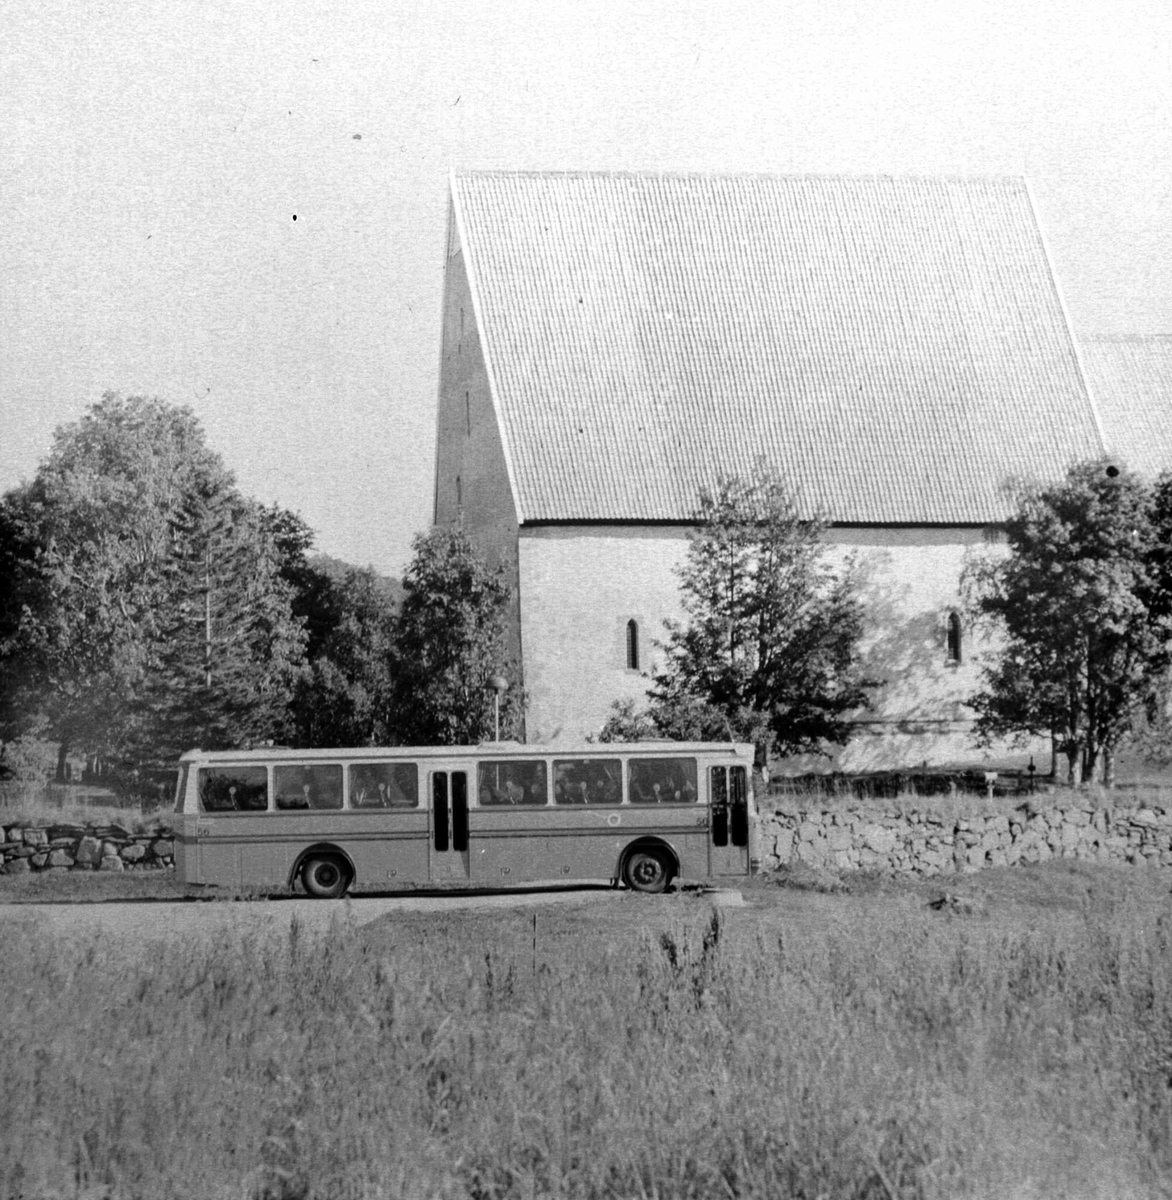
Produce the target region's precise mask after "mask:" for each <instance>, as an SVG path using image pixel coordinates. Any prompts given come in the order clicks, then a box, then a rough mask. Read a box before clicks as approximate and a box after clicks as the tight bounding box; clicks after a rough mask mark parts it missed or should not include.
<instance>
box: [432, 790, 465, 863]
mask: <svg viewBox="0 0 1172 1200" xmlns="http://www.w3.org/2000/svg"><path fill="white" fill-rule="evenodd" d="M430 793H431V806H430V807H431V842H430V846H431V848H430V850H429V852H428V854H429V867H428V877H429V878H430V879H437V880H443V879H467V878H468V772H467V771H446V770H444V771H432V772H431V788H430Z"/></svg>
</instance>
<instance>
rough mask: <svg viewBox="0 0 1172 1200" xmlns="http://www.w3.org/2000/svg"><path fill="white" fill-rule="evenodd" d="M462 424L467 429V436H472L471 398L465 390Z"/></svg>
mask: <svg viewBox="0 0 1172 1200" xmlns="http://www.w3.org/2000/svg"><path fill="white" fill-rule="evenodd" d="M464 424H465V426H466V427H467V430H468V436H469V437H471V436H472V398H471V397H470V396H469V395H468V393H467V392H465V393H464Z"/></svg>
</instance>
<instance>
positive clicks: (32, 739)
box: [0, 733, 57, 783]
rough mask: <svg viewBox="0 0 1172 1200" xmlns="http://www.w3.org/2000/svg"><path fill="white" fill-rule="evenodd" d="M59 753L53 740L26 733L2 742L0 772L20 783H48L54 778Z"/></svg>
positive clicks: (0, 745) (0, 744)
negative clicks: (49, 740) (48, 740)
mask: <svg viewBox="0 0 1172 1200" xmlns="http://www.w3.org/2000/svg"><path fill="white" fill-rule="evenodd" d="M56 759H57V754H56V750H55V748H54V747H53V745H52V743H51V742H47V741H45V739H44V738H41V737H37V736H36V734H35V733H24V734H21V735H20V737H17V738H13V739H12V741H10V742H2V743H0V773H2V774H3V775H4V777H5V778H7V779H13V780H15V781H16V782H18V783H48V782H49V780H51V779H52V778H53V773H54V766H55V764H56Z"/></svg>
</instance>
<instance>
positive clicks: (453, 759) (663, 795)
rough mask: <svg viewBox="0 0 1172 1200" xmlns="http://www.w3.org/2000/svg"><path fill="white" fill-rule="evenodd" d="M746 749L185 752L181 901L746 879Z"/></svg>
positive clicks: (178, 825)
mask: <svg viewBox="0 0 1172 1200" xmlns="http://www.w3.org/2000/svg"><path fill="white" fill-rule="evenodd" d="M752 765H753V748H752V747H751V746H748V745H741V744H736V743H722V744H716V743H707V742H705V743H701V742H671V743H649V742H631V743H615V742H610V743H601V744H598V743H589V744H584V745H576V746H572V747H561V746H559V747H556V748H553V747H549V746H525V745H520V744H517V743H508V742H493V743H488V744H482V745H479V746H428V747H395V748H391V749H371V748H363V749H348V750H287V749H268V750H223V751H204V750H192V751H189V752H188V753H186V754H184V755H183V756H182V758H181V759H180V762H179V780H178V785H177V789H176V797H175V822H174V824H175V866H176V871H177V875H178V878H179V879H180V880H181V881H182V882H183V883H184V884H186V885H190V886H192V887H200V886H207V885H211V886H216V887H222V888H250V889H252V888H255V889H264V888H285V887H288V888H294V889H296V888H297V886H298V885H300V887H302V888H304V890H305V892H307V893H308V894H309V895H310V896H315V897H319V898H322V899H336V898H337V897H340V896H343V895H345V893H346V892H347V891H348V890H349V889H350V888H351V887H355V886H357V887H361V888H364V889H368V890H369V889H374V890H395V889H399V888H411V887H418V886H426V885H429V884H430V885H437V884H443V885H447V884H457V885H458V884H467V885H468V886H471V887H482V888H492V887H501V886H507V885H511V884H516V883H538V882H542V883H548V882H554V881H556V882H567V881H571V880H572V881H588V880H608V881H609V882H610V883H611V884H612V885H615V886H617V885H619V884H625V885H626V886H627V887H628V888H632V889H634V890H635V891H638V892H662V891H663V890H664V889H665V888H667V887H668V885H669V884H670V883H672V881H673V880H680V881H682V880H690V881H692V880H694V881H700V880H721V879H728V878H734V877H738V876H740V877H743V876H746V875H748V874H750V873H751V871H752V869H753V865H752V847H751V846H750V842H751V840H752V837H751V834H752V832H753V829H754V828H755V821H754V815H755V813H754V808H753V795H752V789H751V783H750V781H751V775H752V771H751V768H752Z"/></svg>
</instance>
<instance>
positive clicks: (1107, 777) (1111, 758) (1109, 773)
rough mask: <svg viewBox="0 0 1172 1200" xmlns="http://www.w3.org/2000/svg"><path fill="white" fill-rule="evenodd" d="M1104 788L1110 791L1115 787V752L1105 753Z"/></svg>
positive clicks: (1108, 751) (1106, 751)
mask: <svg viewBox="0 0 1172 1200" xmlns="http://www.w3.org/2000/svg"><path fill="white" fill-rule="evenodd" d="M1103 786H1104V787H1105V788H1107V789H1108V790H1110V789H1113V788H1114V787H1115V751H1114V750H1113V749H1112V750H1104V751H1103Z"/></svg>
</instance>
